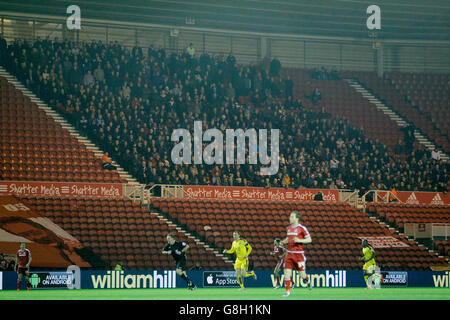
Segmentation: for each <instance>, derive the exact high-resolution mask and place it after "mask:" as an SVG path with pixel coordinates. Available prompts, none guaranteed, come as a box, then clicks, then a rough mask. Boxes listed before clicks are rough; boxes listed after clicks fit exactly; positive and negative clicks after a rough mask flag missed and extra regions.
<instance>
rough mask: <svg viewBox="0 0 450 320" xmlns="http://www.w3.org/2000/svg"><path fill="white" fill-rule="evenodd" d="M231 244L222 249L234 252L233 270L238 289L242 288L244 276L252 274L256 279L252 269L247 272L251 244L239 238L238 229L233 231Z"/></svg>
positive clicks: (226, 251)
mask: <svg viewBox="0 0 450 320" xmlns="http://www.w3.org/2000/svg"><path fill="white" fill-rule="evenodd" d="M233 238H234V241H233V244H232V245H231V249H230V250H227V249H224V250H223V253H228V254H232V253H235V254H236V261H235V262H234V270H236V278H237V281H238V283H239V285H240V286H241V288H240V290H244V289H245V288H244V280H243V278H245V277H250V276H252V277H253V278H254V279H255V280H256V273H255V272H254V271H252V272H248V271H247V269H248V256H249V255H250V253H251V252H252V246H251V245H250V244H249V243H248V242H247V241H245V240H244V239H241V236H240V233H239V231H234V232H233Z"/></svg>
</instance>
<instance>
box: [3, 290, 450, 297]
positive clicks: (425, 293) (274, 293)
mask: <svg viewBox="0 0 450 320" xmlns="http://www.w3.org/2000/svg"><path fill="white" fill-rule="evenodd" d="M284 292H285V290H284V288H280V289H278V290H275V289H273V288H247V289H246V290H245V291H238V289H235V288H232V289H230V288H219V289H210V288H199V289H197V290H195V291H189V290H187V289H101V290H98V289H84V290H32V291H30V292H28V291H20V292H17V291H12V290H9V291H0V300H129V299H131V300H450V288H382V289H379V290H376V289H373V290H366V289H364V288H316V289H313V290H312V291H309V290H307V289H304V288H295V289H294V290H292V291H291V296H290V297H287V298H286V297H283V294H284Z"/></svg>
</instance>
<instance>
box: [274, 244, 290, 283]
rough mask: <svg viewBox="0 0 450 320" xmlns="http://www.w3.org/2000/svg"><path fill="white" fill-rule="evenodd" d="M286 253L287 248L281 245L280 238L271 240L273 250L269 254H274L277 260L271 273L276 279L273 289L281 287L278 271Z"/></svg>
mask: <svg viewBox="0 0 450 320" xmlns="http://www.w3.org/2000/svg"><path fill="white" fill-rule="evenodd" d="M286 254H287V249H286V248H285V247H283V246H282V245H281V240H280V239H278V238H276V239H275V240H274V242H273V251H272V252H271V253H270V255H271V256H275V257H276V258H277V260H278V262H277V265H276V266H275V269H274V270H273V274H274V275H275V277H276V279H277V285H276V286H275V289H278V288H279V287H281V280H280V275H279V274H278V273H279V272H280V270H281V267H282V266H283V264H284V257H285V256H286Z"/></svg>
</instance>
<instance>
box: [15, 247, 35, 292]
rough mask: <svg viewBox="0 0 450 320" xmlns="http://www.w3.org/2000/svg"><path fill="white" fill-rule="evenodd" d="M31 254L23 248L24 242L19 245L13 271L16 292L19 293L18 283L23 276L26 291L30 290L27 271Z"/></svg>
mask: <svg viewBox="0 0 450 320" xmlns="http://www.w3.org/2000/svg"><path fill="white" fill-rule="evenodd" d="M31 260H32V259H31V252H30V250H28V249H27V248H25V242H22V243H20V249H19V250H17V254H16V261H15V264H14V270H17V291H20V283H21V282H22V276H25V281H26V282H27V289H28V291H30V290H31V283H30V278H29V273H28V272H29V269H30V264H31Z"/></svg>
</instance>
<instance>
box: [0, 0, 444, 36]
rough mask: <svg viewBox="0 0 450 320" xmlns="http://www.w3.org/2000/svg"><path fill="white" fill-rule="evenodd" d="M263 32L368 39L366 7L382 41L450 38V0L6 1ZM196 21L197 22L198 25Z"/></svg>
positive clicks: (23, 9) (6, 3) (95, 15)
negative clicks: (372, 10) (374, 13)
mask: <svg viewBox="0 0 450 320" xmlns="http://www.w3.org/2000/svg"><path fill="white" fill-rule="evenodd" d="M73 4H76V5H78V6H79V7H80V8H81V17H82V19H83V18H90V19H102V20H105V19H106V20H111V21H124V22H134V23H152V24H163V25H173V26H180V27H181V26H188V25H190V26H195V27H198V28H209V29H226V30H236V31H251V32H261V33H278V34H280V33H283V34H297V35H317V36H341V37H342V36H344V37H352V38H368V30H367V28H366V19H367V17H368V14H367V13H366V9H367V7H368V6H369V5H372V4H376V5H378V6H379V7H380V8H381V27H382V29H381V30H380V31H378V32H377V33H378V35H377V36H378V38H380V39H399V40H400V39H415V40H421V39H423V40H425V39H426V40H450V23H449V21H450V2H449V1H448V0H433V1H423V0H407V1H406V0H396V1H392V0H378V1H366V0H305V1H299V0H297V1H295V0H127V1H124V0H121V1H119V0H108V1H106V0H84V1H64V0H53V1H42V0H20V1H16V0H14V1H11V0H0V8H1V11H3V12H11V13H13V12H15V13H27V14H41V15H55V16H67V14H66V8H67V7H68V6H69V5H73ZM192 23H194V24H192Z"/></svg>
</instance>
